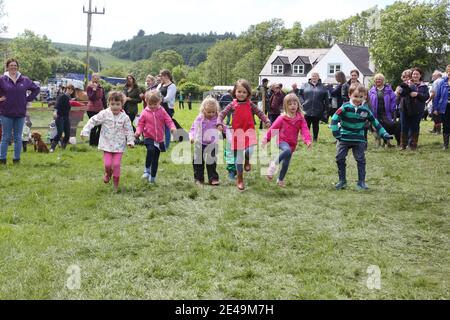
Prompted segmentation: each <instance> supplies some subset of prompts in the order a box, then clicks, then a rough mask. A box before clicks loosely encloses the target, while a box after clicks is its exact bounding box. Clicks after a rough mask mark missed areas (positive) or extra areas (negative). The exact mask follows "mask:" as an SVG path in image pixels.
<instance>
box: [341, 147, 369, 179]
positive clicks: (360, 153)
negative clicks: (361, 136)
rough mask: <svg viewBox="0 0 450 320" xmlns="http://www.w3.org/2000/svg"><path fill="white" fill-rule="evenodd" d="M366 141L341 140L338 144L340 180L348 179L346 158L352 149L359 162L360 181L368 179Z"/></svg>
mask: <svg viewBox="0 0 450 320" xmlns="http://www.w3.org/2000/svg"><path fill="white" fill-rule="evenodd" d="M366 145H367V144H366V143H364V142H343V141H339V143H338V144H337V147H336V148H337V155H336V162H337V166H338V171H339V181H344V182H346V181H347V177H346V168H347V164H346V158H347V155H348V150H349V149H352V151H353V157H354V158H355V160H356V162H357V164H358V182H365V181H366V154H365V150H366Z"/></svg>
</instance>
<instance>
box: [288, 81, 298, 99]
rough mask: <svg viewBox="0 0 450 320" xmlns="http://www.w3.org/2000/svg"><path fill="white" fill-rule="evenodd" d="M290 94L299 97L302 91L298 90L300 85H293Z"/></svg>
mask: <svg viewBox="0 0 450 320" xmlns="http://www.w3.org/2000/svg"><path fill="white" fill-rule="evenodd" d="M289 93H293V94H295V95H296V96H297V97H298V96H300V89H299V88H298V85H297V84H296V83H294V84H293V85H292V91H291V92H289Z"/></svg>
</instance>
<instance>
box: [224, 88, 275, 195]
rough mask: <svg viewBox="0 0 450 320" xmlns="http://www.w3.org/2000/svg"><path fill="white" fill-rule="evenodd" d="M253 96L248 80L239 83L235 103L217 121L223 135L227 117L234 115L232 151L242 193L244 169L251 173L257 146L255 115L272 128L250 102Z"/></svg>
mask: <svg viewBox="0 0 450 320" xmlns="http://www.w3.org/2000/svg"><path fill="white" fill-rule="evenodd" d="M251 96H252V89H251V87H250V84H249V82H248V81H247V80H239V81H237V82H236V85H235V86H234V90H233V97H234V100H233V102H232V103H230V104H229V105H228V106H227V107H226V108H225V110H223V111H222V112H221V113H220V114H219V118H218V119H217V129H218V130H219V131H220V132H222V133H223V131H224V123H223V121H224V119H225V118H226V117H227V115H229V114H231V113H232V114H233V121H232V129H233V130H232V139H231V150H233V151H234V153H235V156H236V169H237V182H236V184H237V187H238V189H239V190H241V191H243V190H245V184H244V168H245V171H246V172H250V171H251V169H252V167H251V165H250V158H251V155H252V153H253V148H254V146H255V145H256V144H257V139H256V131H255V120H254V118H253V115H255V114H256V115H257V116H258V117H259V118H260V119H261V121H263V122H264V123H265V125H266V128H269V127H270V121H269V119H268V118H267V117H266V115H265V114H264V112H262V111H261V110H260V109H258V107H257V106H256V105H255V104H253V103H252V102H251V101H250V98H251ZM244 162H245V166H244Z"/></svg>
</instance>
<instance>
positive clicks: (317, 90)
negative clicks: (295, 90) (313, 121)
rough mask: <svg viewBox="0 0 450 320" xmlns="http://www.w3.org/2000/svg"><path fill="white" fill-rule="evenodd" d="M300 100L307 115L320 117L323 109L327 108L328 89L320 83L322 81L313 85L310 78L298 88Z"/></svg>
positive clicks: (328, 102)
mask: <svg viewBox="0 0 450 320" xmlns="http://www.w3.org/2000/svg"><path fill="white" fill-rule="evenodd" d="M299 96H300V101H301V102H302V105H303V110H304V111H305V113H306V115H307V116H308V117H320V118H321V117H322V116H323V113H324V111H326V110H328V108H329V104H330V101H329V97H328V90H327V89H326V88H325V87H324V86H323V85H322V81H320V80H319V83H318V84H317V85H316V86H314V85H313V84H312V83H311V80H310V81H309V82H308V83H306V84H304V85H303V87H302V88H301V89H300V93H299Z"/></svg>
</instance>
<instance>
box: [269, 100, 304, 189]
mask: <svg viewBox="0 0 450 320" xmlns="http://www.w3.org/2000/svg"><path fill="white" fill-rule="evenodd" d="M283 107H284V113H283V114H282V115H281V116H280V117H279V118H278V119H277V120H276V121H275V122H274V123H273V124H272V127H271V128H270V129H269V131H268V132H267V134H266V137H265V139H264V141H263V146H265V145H267V143H268V142H269V141H270V140H271V139H272V137H273V136H276V135H278V146H279V148H280V150H281V153H280V155H279V156H278V157H277V159H276V160H275V161H272V162H271V163H270V166H269V170H268V175H267V178H268V179H269V180H272V179H273V176H274V174H275V172H276V171H277V165H279V164H282V165H281V171H280V176H279V178H278V186H280V187H282V188H283V187H285V186H286V184H285V182H284V178H285V177H286V174H287V172H288V169H289V164H290V162H291V158H292V154H293V153H294V152H295V149H296V148H297V144H298V136H299V133H301V135H302V138H303V142H304V143H305V144H306V145H307V146H308V148H311V146H312V140H311V133H310V132H309V129H308V124H307V123H306V120H305V117H304V113H303V108H302V105H301V104H300V100H299V99H298V97H297V96H296V95H295V94H289V95H287V96H286V97H285V98H284V103H283Z"/></svg>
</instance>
